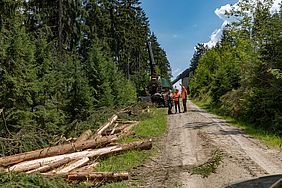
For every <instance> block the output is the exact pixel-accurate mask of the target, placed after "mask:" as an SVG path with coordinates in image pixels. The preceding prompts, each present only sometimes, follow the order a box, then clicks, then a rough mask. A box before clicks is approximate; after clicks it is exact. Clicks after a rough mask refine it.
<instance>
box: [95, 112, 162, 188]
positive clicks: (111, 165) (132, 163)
mask: <svg viewBox="0 0 282 188" xmlns="http://www.w3.org/2000/svg"><path fill="white" fill-rule="evenodd" d="M148 113H150V116H147V117H148V118H147V119H145V120H144V121H142V122H141V123H140V124H139V125H137V126H136V127H135V128H133V131H134V132H135V135H133V136H129V137H123V138H122V139H121V140H120V142H121V143H128V142H132V141H137V140H142V139H148V138H157V137H160V136H162V135H164V134H165V132H166V127H167V116H166V110H165V109H161V108H151V109H150V111H149V112H148ZM140 116H142V117H143V116H144V114H143V115H142V114H140ZM153 145H154V143H153ZM157 152H158V150H157V149H156V148H155V147H154V146H153V148H152V149H151V150H132V151H128V152H125V153H122V154H120V155H116V156H112V157H109V158H107V159H104V160H101V161H100V165H99V166H98V167H97V169H96V171H100V172H103V171H104V172H125V171H130V170H132V169H134V168H136V167H138V166H140V165H141V164H144V162H145V161H146V160H147V159H148V158H149V157H152V156H154V155H156V154H157ZM104 187H106V188H111V187H113V188H115V187H127V184H126V183H125V182H117V183H110V184H105V185H104Z"/></svg>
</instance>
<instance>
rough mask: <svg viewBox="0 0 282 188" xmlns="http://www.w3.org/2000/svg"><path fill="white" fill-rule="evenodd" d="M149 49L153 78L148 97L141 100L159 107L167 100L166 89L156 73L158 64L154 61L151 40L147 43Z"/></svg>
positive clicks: (147, 89)
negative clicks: (165, 97) (164, 92)
mask: <svg viewBox="0 0 282 188" xmlns="http://www.w3.org/2000/svg"><path fill="white" fill-rule="evenodd" d="M147 48H148V53H149V61H150V69H151V78H150V81H149V84H148V86H147V88H146V94H147V96H141V97H139V100H140V101H142V102H152V103H155V104H157V105H159V106H161V105H165V99H164V95H163V89H164V88H163V86H162V83H161V79H160V78H159V77H158V75H157V72H156V63H155V60H154V55H153V50H152V45H151V42H150V41H149V40H148V41H147Z"/></svg>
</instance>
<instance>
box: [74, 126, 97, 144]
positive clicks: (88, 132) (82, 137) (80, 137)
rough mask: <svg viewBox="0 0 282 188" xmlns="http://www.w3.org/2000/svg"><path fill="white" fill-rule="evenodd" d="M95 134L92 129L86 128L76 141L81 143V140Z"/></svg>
mask: <svg viewBox="0 0 282 188" xmlns="http://www.w3.org/2000/svg"><path fill="white" fill-rule="evenodd" d="M92 135H93V133H92V131H91V130H90V129H88V130H86V131H85V132H83V133H82V134H81V135H80V136H79V137H78V138H77V140H76V141H75V143H79V142H83V141H85V140H88V139H90V138H91V136H92Z"/></svg>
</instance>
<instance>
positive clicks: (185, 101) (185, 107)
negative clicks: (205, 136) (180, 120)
mask: <svg viewBox="0 0 282 188" xmlns="http://www.w3.org/2000/svg"><path fill="white" fill-rule="evenodd" d="M182 103H183V108H184V112H187V99H182Z"/></svg>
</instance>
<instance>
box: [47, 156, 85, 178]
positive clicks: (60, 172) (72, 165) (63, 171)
mask: <svg viewBox="0 0 282 188" xmlns="http://www.w3.org/2000/svg"><path fill="white" fill-rule="evenodd" d="M88 161H89V158H88V157H84V158H82V159H79V160H76V161H72V162H70V163H69V164H67V165H66V166H64V167H63V168H61V169H57V170H53V171H51V172H49V173H50V174H57V175H65V174H68V173H69V172H70V171H72V170H74V169H76V168H79V167H81V166H84V165H85V164H86V163H88Z"/></svg>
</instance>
